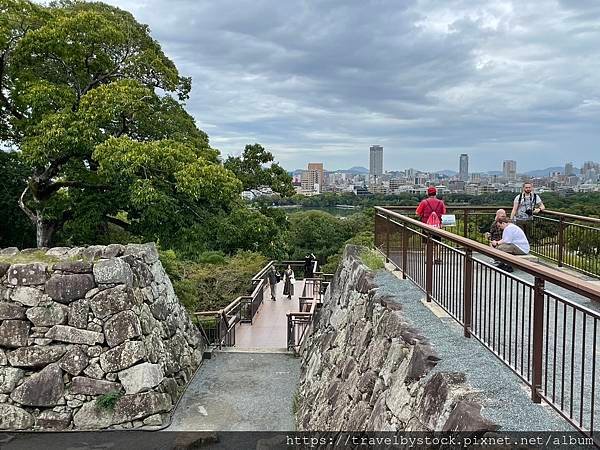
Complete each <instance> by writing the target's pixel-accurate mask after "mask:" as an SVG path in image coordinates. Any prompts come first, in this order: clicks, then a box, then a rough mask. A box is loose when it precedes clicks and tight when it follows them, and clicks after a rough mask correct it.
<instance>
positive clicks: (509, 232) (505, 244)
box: [491, 217, 529, 272]
mask: <svg viewBox="0 0 600 450" xmlns="http://www.w3.org/2000/svg"><path fill="white" fill-rule="evenodd" d="M498 227H499V228H500V229H501V230H502V239H500V240H499V241H496V240H494V241H492V243H491V244H492V247H494V248H495V249H497V250H500V251H502V252H506V253H510V254H511V255H527V254H528V253H529V241H528V240H527V236H525V232H524V231H523V230H522V229H521V228H520V227H518V226H516V225H515V224H514V223H511V222H510V220H508V219H507V218H506V217H504V218H501V219H498ZM498 268H500V269H502V270H506V271H507V272H512V271H513V268H512V266H511V265H509V264H506V263H500V264H499V265H498Z"/></svg>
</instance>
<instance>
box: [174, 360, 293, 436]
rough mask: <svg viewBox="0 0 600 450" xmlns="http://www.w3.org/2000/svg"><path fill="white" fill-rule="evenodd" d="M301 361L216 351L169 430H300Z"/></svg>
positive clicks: (199, 373)
mask: <svg viewBox="0 0 600 450" xmlns="http://www.w3.org/2000/svg"><path fill="white" fill-rule="evenodd" d="M299 378H300V359H299V358H295V357H294V356H293V355H291V354H288V353H279V354H277V353H249V352H240V353H236V352H215V353H214V354H213V358H212V359H210V360H208V361H204V362H203V363H202V366H201V367H200V370H199V371H198V373H197V374H196V377H195V378H194V380H193V381H192V382H191V384H190V385H189V387H188V388H187V390H186V391H185V394H184V396H183V398H182V399H181V401H180V403H179V405H178V407H177V409H176V410H175V412H174V414H173V420H172V422H171V425H170V426H169V427H168V428H167V429H166V430H165V431H284V430H295V428H296V426H295V422H294V414H293V411H292V404H293V397H294V394H295V392H296V389H297V384H298V380H299Z"/></svg>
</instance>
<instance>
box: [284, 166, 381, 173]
mask: <svg viewBox="0 0 600 450" xmlns="http://www.w3.org/2000/svg"><path fill="white" fill-rule="evenodd" d="M304 171H306V169H296V170H294V171H292V172H289V174H290V175H300V174H301V173H302V172H304ZM325 172H337V173H349V174H352V175H361V174H367V173H369V169H367V168H366V167H362V166H354V167H350V168H349V169H339V170H333V171H332V170H327V169H325Z"/></svg>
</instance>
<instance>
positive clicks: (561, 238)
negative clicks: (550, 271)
mask: <svg viewBox="0 0 600 450" xmlns="http://www.w3.org/2000/svg"><path fill="white" fill-rule="evenodd" d="M564 247H565V218H564V217H562V216H561V217H560V220H559V222H558V267H562V266H563V258H564V253H563V252H564Z"/></svg>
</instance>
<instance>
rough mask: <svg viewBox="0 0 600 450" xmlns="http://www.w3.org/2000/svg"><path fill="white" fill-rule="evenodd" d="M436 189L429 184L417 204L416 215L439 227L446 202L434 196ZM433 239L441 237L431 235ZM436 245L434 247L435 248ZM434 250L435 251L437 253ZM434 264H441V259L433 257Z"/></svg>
mask: <svg viewBox="0 0 600 450" xmlns="http://www.w3.org/2000/svg"><path fill="white" fill-rule="evenodd" d="M436 195H437V189H436V188H435V186H429V187H428V188H427V198H426V199H423V200H421V203H419V206H417V216H419V217H420V218H421V222H423V223H424V224H427V225H429V226H431V227H434V228H441V226H442V215H443V214H446V204H445V203H444V201H443V200H440V199H438V198H437V197H436ZM431 238H432V239H433V240H436V241H441V240H442V239H441V238H440V237H438V236H432V237H431ZM437 247H438V246H437V245H436V246H435V247H434V249H435V248H437ZM438 252H439V250H438V251H436V253H438ZM434 262H435V264H441V263H442V260H441V259H440V258H439V257H438V258H435V261H434Z"/></svg>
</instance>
